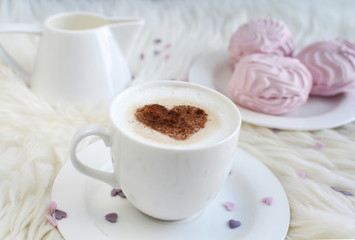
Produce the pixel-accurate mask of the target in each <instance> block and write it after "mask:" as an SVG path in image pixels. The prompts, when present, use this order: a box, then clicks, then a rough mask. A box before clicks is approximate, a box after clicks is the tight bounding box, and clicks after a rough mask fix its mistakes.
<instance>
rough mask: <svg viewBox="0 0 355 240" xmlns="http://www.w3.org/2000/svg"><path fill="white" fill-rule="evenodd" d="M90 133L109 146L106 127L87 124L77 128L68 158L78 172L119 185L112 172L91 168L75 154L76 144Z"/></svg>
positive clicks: (109, 140) (112, 184)
mask: <svg viewBox="0 0 355 240" xmlns="http://www.w3.org/2000/svg"><path fill="white" fill-rule="evenodd" d="M90 135H95V136H98V137H100V138H101V139H102V140H103V141H104V143H105V145H106V146H107V147H110V146H111V137H110V134H109V133H108V131H107V129H106V128H103V127H101V126H98V125H89V126H86V127H83V128H81V129H79V131H78V132H77V133H76V134H75V136H74V139H73V141H72V142H71V145H70V159H71V162H72V164H73V166H74V167H75V168H76V169H77V170H78V171H79V172H81V173H83V174H85V175H87V176H89V177H92V178H96V179H98V180H101V181H103V182H105V183H107V184H109V185H111V186H112V187H119V183H118V180H117V179H116V177H115V174H114V173H109V172H105V171H100V170H97V169H94V168H91V167H89V166H87V165H86V164H84V163H82V162H81V161H80V160H79V159H78V157H77V155H76V149H77V147H78V144H79V143H80V141H81V140H82V139H84V138H85V137H88V136H90Z"/></svg>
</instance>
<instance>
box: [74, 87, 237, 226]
mask: <svg viewBox="0 0 355 240" xmlns="http://www.w3.org/2000/svg"><path fill="white" fill-rule="evenodd" d="M153 103H157V104H161V105H165V106H166V107H168V108H169V107H172V106H175V105H192V106H195V107H198V108H201V109H203V110H205V111H206V112H207V114H208V118H209V117H210V116H211V118H214V119H212V120H211V119H209V120H208V121H207V123H206V125H205V128H203V129H201V130H200V131H198V132H197V133H196V134H194V135H193V136H191V137H190V139H188V140H186V141H181V140H175V139H172V138H170V137H168V136H165V135H163V134H160V133H158V132H156V131H155V130H152V129H150V128H149V127H144V126H143V125H142V124H141V123H139V122H138V123H134V114H133V113H134V109H135V108H137V107H139V106H144V105H147V104H153ZM110 119H111V126H110V128H109V129H106V128H103V127H101V126H97V125H91V126H87V127H84V128H83V129H81V130H79V131H78V133H77V134H76V136H75V137H74V139H73V141H72V144H71V147H70V154H71V161H72V163H73V165H74V167H75V168H76V169H77V170H78V171H80V172H81V173H83V174H86V175H88V176H90V177H93V178H96V179H99V180H101V181H104V182H106V183H108V184H110V185H111V186H113V187H115V188H122V190H123V192H124V193H125V195H126V197H127V199H128V200H129V201H130V202H131V203H132V204H133V205H134V206H135V207H136V208H137V209H139V210H140V211H141V212H143V213H145V214H147V215H149V216H151V217H154V218H157V219H161V220H181V219H185V218H188V217H191V216H193V215H196V214H198V213H200V212H201V211H202V210H204V209H205V208H206V206H207V205H208V204H209V203H210V202H211V201H212V200H213V199H214V197H215V196H216V195H217V194H218V192H219V190H220V189H221V188H222V186H223V184H224V182H225V181H226V179H227V177H228V175H229V172H230V170H231V167H232V164H233V161H234V153H235V150H236V147H237V142H238V137H239V132H240V126H241V116H240V112H239V110H238V109H237V107H236V106H235V104H234V103H233V102H232V101H230V100H229V99H228V98H227V97H225V96H224V95H222V94H220V93H218V92H216V91H214V90H212V89H209V88H206V87H203V86H199V85H196V84H192V83H186V82H176V81H157V82H150V83H145V84H141V85H137V86H134V87H131V88H129V89H127V90H125V91H124V92H122V93H121V94H120V95H118V96H116V97H115V98H114V100H113V101H112V103H111V107H110ZM142 131H143V132H145V133H143V134H142ZM90 135H97V136H99V137H101V138H102V139H103V141H104V142H105V144H106V145H107V146H108V147H110V149H111V155H112V161H113V173H109V172H104V171H101V170H98V169H93V168H91V167H88V166H87V165H85V164H84V163H82V162H81V161H79V159H78V158H77V156H76V148H77V145H78V144H79V143H80V141H81V140H82V139H83V138H85V137H87V136H90ZM155 135H157V136H155Z"/></svg>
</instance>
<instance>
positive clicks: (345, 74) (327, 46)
mask: <svg viewBox="0 0 355 240" xmlns="http://www.w3.org/2000/svg"><path fill="white" fill-rule="evenodd" d="M297 58H299V59H300V60H301V61H302V62H303V63H304V64H305V65H306V67H307V68H308V69H309V71H310V72H311V74H312V78H313V87H312V90H311V95H315V96H334V95H337V94H339V93H343V92H347V91H351V90H353V89H355V44H353V43H351V42H349V41H347V40H343V39H333V40H329V41H322V42H316V43H313V44H311V45H309V46H308V47H306V48H304V49H303V50H302V51H301V52H300V53H299V54H298V55H297Z"/></svg>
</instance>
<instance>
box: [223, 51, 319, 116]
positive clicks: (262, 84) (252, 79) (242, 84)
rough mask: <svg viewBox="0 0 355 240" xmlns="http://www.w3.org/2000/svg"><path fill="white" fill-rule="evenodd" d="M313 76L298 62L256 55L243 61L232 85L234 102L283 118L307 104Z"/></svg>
mask: <svg viewBox="0 0 355 240" xmlns="http://www.w3.org/2000/svg"><path fill="white" fill-rule="evenodd" d="M311 87H312V78H311V74H310V73H309V71H308V70H307V68H306V67H305V66H304V65H303V64H302V63H301V62H300V61H299V60H297V59H295V58H289V57H280V56H276V55H267V54H252V55H249V56H246V57H244V58H242V59H241V60H240V62H239V63H238V64H237V65H236V67H235V69H234V72H233V75H232V77H231V79H230V81H229V90H230V96H231V99H232V100H233V101H234V102H235V103H237V104H238V105H240V106H242V107H245V108H248V109H250V110H253V111H257V112H262V113H266V114H271V115H281V114H285V113H288V112H290V111H292V110H293V109H295V108H297V107H299V106H301V105H302V104H304V103H305V102H306V101H307V99H308V96H309V92H310V90H311Z"/></svg>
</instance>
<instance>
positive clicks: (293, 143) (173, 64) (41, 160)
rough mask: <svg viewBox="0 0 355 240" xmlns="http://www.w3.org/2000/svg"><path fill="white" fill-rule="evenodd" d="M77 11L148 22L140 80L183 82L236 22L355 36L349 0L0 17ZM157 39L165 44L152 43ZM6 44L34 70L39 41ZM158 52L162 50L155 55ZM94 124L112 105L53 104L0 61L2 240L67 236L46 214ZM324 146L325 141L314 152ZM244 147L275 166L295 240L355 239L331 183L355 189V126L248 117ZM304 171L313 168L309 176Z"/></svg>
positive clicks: (47, 6)
mask: <svg viewBox="0 0 355 240" xmlns="http://www.w3.org/2000/svg"><path fill="white" fill-rule="evenodd" d="M73 10H82V11H93V12H98V13H102V14H105V15H108V16H133V15H134V16H141V17H143V18H144V19H146V26H145V28H144V30H143V32H142V34H141V36H140V37H139V39H138V42H137V44H136V46H135V49H134V50H133V51H132V53H131V56H130V58H129V64H130V66H131V68H132V71H133V73H134V75H135V81H134V82H143V81H153V80H160V79H176V80H186V75H187V72H188V69H189V67H190V66H191V64H192V62H193V61H194V60H195V59H196V57H198V56H199V55H200V54H201V53H203V52H206V51H211V50H214V49H221V48H226V47H227V46H228V42H229V38H230V36H231V35H232V33H233V32H234V31H235V30H236V29H237V27H238V26H240V25H241V24H242V23H245V22H246V21H248V20H252V19H258V18H277V19H280V20H282V21H284V22H285V23H286V24H288V25H289V27H290V29H291V30H292V32H293V34H294V36H295V38H296V43H297V50H298V51H299V49H300V48H301V47H303V46H305V45H307V44H309V43H311V42H313V41H317V40H324V39H329V38H333V37H343V38H347V39H349V40H351V41H353V42H354V41H355V34H354V29H355V14H354V12H355V2H354V1H352V0H341V1H339V0H312V1H306V0H304V1H302V0H288V1H278V0H267V1H266V0H265V1H262V0H259V1H257V0H252V1H245V0H225V1H223V0H220V1H217V0H215V1H212V0H209V1H207V0H206V1H187V0H181V1H153V0H150V1H149V0H145V1H143V0H141V1H138V0H131V1H124V0H117V1H114V0H111V1H109V0H108V1H99V0H94V1H69V0H64V1H45V0H39V1H25V0H22V1H20V0H19V1H11V0H7V1H6V0H3V1H1V2H0V23H10V22H18V23H29V22H30V23H31V22H32V23H39V22H42V21H43V19H44V18H45V17H47V16H49V15H51V14H54V13H57V12H63V11H73ZM154 39H161V40H162V42H161V43H160V44H154ZM0 40H1V42H2V43H3V44H4V45H5V46H6V48H7V49H8V50H9V51H10V52H11V53H12V54H13V56H15V57H16V58H17V59H18V60H19V61H20V62H21V64H23V65H24V66H25V67H26V68H27V69H31V67H32V63H33V56H34V55H35V52H36V47H37V43H38V38H36V37H33V36H23V35H9V36H0ZM167 45H171V47H169V46H167ZM164 46H165V47H166V49H164ZM155 50H159V51H160V53H159V54H158V55H154V51H155ZM141 54H144V59H143V60H141V58H140V56H141ZM167 58H168V59H167ZM354 111H355V108H354ZM90 123H98V124H101V125H107V124H108V116H107V107H106V106H105V107H102V108H100V109H95V110H90V109H76V108H75V107H73V106H57V107H56V109H55V110H54V109H52V108H51V107H50V106H49V105H48V104H47V103H46V102H45V101H44V100H42V99H40V98H38V97H37V96H36V95H34V94H33V93H32V92H31V90H29V88H28V87H27V86H26V84H24V81H23V79H21V77H20V76H19V75H17V74H16V73H14V71H13V70H12V69H11V68H9V66H8V65H7V64H6V63H4V62H3V61H1V62H0V239H5V240H8V239H19V240H21V239H30V240H33V239H62V237H61V235H60V233H59V232H58V230H57V229H56V228H54V227H52V226H51V225H50V224H48V222H46V220H45V216H46V215H47V214H48V207H49V202H50V191H51V186H52V183H53V181H54V179H55V177H56V174H57V173H58V172H59V170H60V168H61V166H62V165H63V164H64V163H65V162H67V161H68V145H69V142H70V139H71V137H72V136H73V134H74V133H75V131H76V130H77V129H78V128H79V127H80V126H83V125H86V124H90ZM317 143H323V144H324V147H323V148H317V147H316V144H317ZM240 147H241V148H243V149H244V150H247V151H248V152H250V153H251V154H252V155H254V156H255V157H256V158H258V159H259V160H260V161H262V162H263V163H264V164H265V165H266V166H268V167H269V168H270V169H271V170H272V171H273V172H274V174H275V175H276V176H277V177H278V178H279V180H280V182H281V183H282V184H283V186H284V188H285V190H286V192H287V195H288V198H289V202H290V206H291V224H290V229H289V232H288V236H287V239H288V240H291V239H292V240H298V239H299V240H301V239H350V238H355V198H354V197H349V196H344V195H343V194H341V193H339V192H336V191H334V190H333V189H332V188H331V187H337V188H340V189H343V190H347V191H349V192H352V193H354V194H355V122H352V123H349V124H347V125H345V126H343V127H339V128H336V129H325V130H320V131H310V132H308V131H280V132H278V133H275V132H273V131H271V129H268V128H264V127H259V126H254V125H251V124H247V123H244V124H243V126H242V132H241V136H240ZM297 172H304V173H306V176H305V178H304V179H301V178H299V177H298V175H297ZM250 174H253V173H250ZM255 177H257V176H255ZM266 184H267V183H266ZM270 231H273V229H270ZM265 240H269V239H265ZM270 240H272V239H270Z"/></svg>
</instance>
